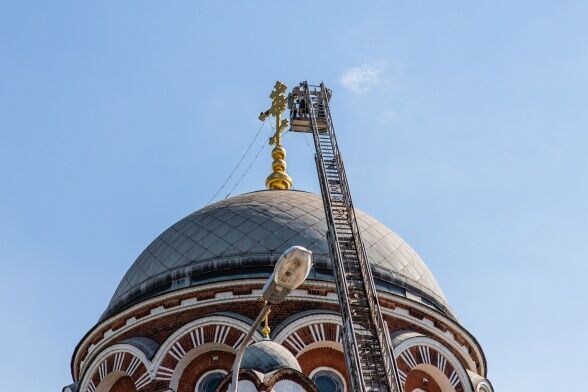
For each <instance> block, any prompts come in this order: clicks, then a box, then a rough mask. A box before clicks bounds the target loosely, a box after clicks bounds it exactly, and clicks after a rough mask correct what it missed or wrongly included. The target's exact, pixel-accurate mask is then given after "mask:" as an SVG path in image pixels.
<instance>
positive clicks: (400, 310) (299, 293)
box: [74, 279, 486, 379]
mask: <svg viewBox="0 0 588 392" xmlns="http://www.w3.org/2000/svg"><path fill="white" fill-rule="evenodd" d="M264 282H265V280H263V279H242V280H232V281H226V282H217V283H210V284H206V285H202V286H195V287H188V288H185V289H182V290H178V291H174V292H171V293H167V294H164V295H161V296H159V297H155V298H152V299H149V300H147V301H145V302H142V303H139V304H137V305H135V306H132V307H131V308H129V309H127V310H125V311H123V312H121V313H118V314H116V315H114V316H112V317H110V318H108V319H106V320H104V321H103V322H102V323H100V324H99V325H97V326H95V327H94V328H93V331H97V330H99V329H100V327H101V326H103V325H106V324H108V323H111V322H113V321H116V320H120V319H124V320H125V325H124V326H123V327H122V328H120V329H118V330H117V331H112V330H108V331H107V332H106V333H104V335H103V336H102V339H101V340H100V341H99V342H98V343H97V344H96V345H94V344H92V345H88V342H89V341H90V340H91V339H93V338H95V335H96V334H95V333H89V334H88V335H87V336H86V338H85V339H84V340H83V341H82V342H81V343H80V344H79V346H78V347H80V348H83V347H84V346H85V345H88V354H87V355H86V357H85V358H80V355H81V351H82V350H77V351H76V352H75V355H74V377H78V376H79V375H80V374H84V373H85V369H86V368H87V364H86V362H88V361H89V360H91V359H92V356H93V355H92V353H94V352H99V351H100V348H101V347H105V346H106V345H108V343H109V342H110V341H112V340H113V339H115V338H116V337H118V336H120V335H121V334H123V333H124V332H126V331H128V330H129V329H130V328H133V327H135V326H137V325H142V324H145V323H148V322H151V321H152V320H154V319H157V318H160V317H163V316H167V315H170V314H175V313H178V312H183V311H186V310H191V309H197V308H201V307H205V306H210V305H216V304H220V303H234V302H243V301H257V300H258V299H259V296H260V290H253V292H252V293H251V294H246V295H233V293H232V289H233V288H234V287H235V286H239V285H242V284H247V285H256V284H259V285H263V283H264ZM306 284H308V285H309V286H310V287H312V288H317V287H319V288H325V289H334V287H335V286H334V284H333V283H330V282H321V281H309V282H307V283H306ZM218 288H227V289H229V290H227V292H226V293H224V292H222V293H217V295H216V296H215V298H213V299H207V300H202V301H198V300H197V299H196V294H197V293H199V292H201V291H206V290H210V289H218ZM187 293H191V294H193V297H192V298H187V299H183V300H182V301H181V303H180V305H179V306H175V307H171V308H166V309H163V310H162V311H160V310H159V309H158V310H157V311H155V312H150V314H149V315H147V316H145V317H142V318H141V319H139V320H137V319H136V318H135V317H133V316H131V314H132V313H133V312H135V311H136V310H137V309H138V308H140V307H144V306H148V305H149V304H153V303H156V302H160V301H165V300H169V299H172V298H174V297H177V296H181V295H185V294H187ZM331 294H332V293H331ZM378 295H379V296H380V297H381V298H383V299H389V300H391V301H394V302H397V303H399V304H401V305H402V306H399V307H397V308H396V309H395V310H391V309H388V308H382V310H383V313H384V314H386V315H390V316H393V317H395V318H399V319H403V320H406V321H409V322H411V323H415V324H418V325H420V326H422V327H423V328H425V329H426V330H427V331H428V332H430V333H432V334H434V335H435V336H437V337H438V338H439V339H441V340H443V341H444V342H446V343H447V344H448V345H451V346H452V347H453V348H455V349H456V350H457V351H460V352H462V353H464V357H465V358H466V361H467V362H468V367H469V368H470V369H472V370H474V371H477V369H476V366H475V363H474V360H473V359H472V358H471V357H470V354H469V352H468V349H467V348H466V347H465V346H462V345H461V344H460V343H459V342H457V340H456V338H455V336H454V335H453V334H452V333H451V332H449V331H447V332H445V333H444V332H442V331H440V330H439V329H438V328H436V327H435V325H434V320H440V321H442V322H443V323H445V324H447V325H448V326H449V327H450V328H452V329H454V330H456V331H460V332H462V333H460V337H462V338H463V339H465V340H466V341H467V342H468V345H469V346H470V347H472V348H473V350H474V355H475V356H476V357H477V358H478V360H479V362H480V364H481V370H480V373H481V374H485V372H486V368H485V364H484V361H483V354H482V352H481V348H480V347H479V345H478V343H477V342H476V341H475V340H473V339H472V338H471V336H470V335H469V334H468V333H467V332H466V331H465V330H464V329H463V327H461V325H459V324H458V323H456V322H455V321H454V320H452V319H450V318H448V317H446V316H444V315H442V314H441V313H439V312H437V311H435V310H433V309H431V308H430V307H428V306H426V305H423V304H421V303H419V302H415V301H412V300H410V299H407V298H405V297H402V296H399V295H394V294H390V293H385V292H382V291H379V292H378ZM288 300H290V301H297V300H301V301H309V302H320V303H330V304H338V301H337V297H336V295H327V296H322V295H312V294H308V290H306V289H298V290H296V291H295V292H294V293H292V295H291V296H289V297H288ZM157 308H158V307H153V308H152V310H153V309H157ZM408 308H415V309H418V310H419V311H420V312H422V313H424V314H425V315H426V317H425V318H424V319H423V320H421V319H418V318H415V317H412V316H410V314H409V312H408ZM78 364H79V365H78ZM78 366H79V368H78ZM76 379H77V378H76Z"/></svg>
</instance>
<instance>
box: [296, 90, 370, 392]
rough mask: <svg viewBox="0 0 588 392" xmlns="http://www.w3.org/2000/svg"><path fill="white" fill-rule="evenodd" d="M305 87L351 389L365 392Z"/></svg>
mask: <svg viewBox="0 0 588 392" xmlns="http://www.w3.org/2000/svg"><path fill="white" fill-rule="evenodd" d="M304 86H305V95H306V102H307V108H308V109H309V110H308V114H309V118H310V124H311V129H312V133H313V139H314V142H315V149H316V155H315V162H316V166H317V171H318V174H319V182H320V186H321V191H322V194H323V198H322V199H323V205H324V208H325V214H326V215H327V224H328V232H327V236H329V237H330V238H329V243H330V245H331V246H330V247H331V253H332V256H333V272H334V274H335V279H336V283H337V285H336V286H337V291H338V294H339V306H340V307H341V313H342V314H343V335H344V336H343V343H344V345H345V346H346V349H347V350H348V351H347V352H349V353H351V354H352V355H351V356H348V355H346V356H345V358H346V361H347V362H348V367H349V370H350V373H351V372H353V373H354V374H350V380H351V383H352V384H353V385H352V388H353V390H354V391H359V392H362V391H365V384H364V381H363V375H362V372H361V363H360V361H359V358H360V356H359V352H358V349H357V341H356V339H355V329H354V326H353V322H352V320H353V318H352V314H351V308H350V304H349V291H348V287H347V284H346V282H345V268H344V265H343V262H342V261H343V257H342V254H341V249H340V248H339V246H338V244H339V242H338V238H337V232H336V229H335V227H334V216H333V210H332V205H331V197H330V195H331V192H330V189H329V186H328V180H327V175H326V172H325V168H324V167H325V164H324V158H323V154H322V149H321V146H320V141H319V130H318V126H317V122H316V112H315V108H314V106H313V105H312V98H311V95H310V91H309V89H308V83H306V82H305V83H304Z"/></svg>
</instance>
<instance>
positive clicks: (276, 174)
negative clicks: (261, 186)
mask: <svg viewBox="0 0 588 392" xmlns="http://www.w3.org/2000/svg"><path fill="white" fill-rule="evenodd" d="M287 90H288V86H286V85H285V84H284V83H282V82H280V81H277V82H276V84H275V85H274V89H273V90H272V92H271V94H270V96H269V97H270V98H271V99H272V106H271V107H270V108H269V109H268V110H266V111H265V112H261V113H260V114H259V120H260V121H265V120H266V119H267V118H268V117H269V116H273V117H275V118H276V132H275V133H274V135H273V136H272V137H270V139H269V144H270V145H272V146H273V145H275V147H274V149H273V150H272V158H273V159H274V161H273V162H272V169H273V172H272V174H270V175H269V176H268V178H267V179H266V180H265V185H266V186H267V188H268V189H290V188H292V178H290V176H289V175H288V173H286V161H285V158H286V149H285V148H284V147H282V133H283V132H284V131H285V130H286V128H287V127H288V120H286V119H283V120H282V113H284V112H285V111H286V96H285V95H284V94H285V93H286V91H287Z"/></svg>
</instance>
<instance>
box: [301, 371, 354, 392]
mask: <svg viewBox="0 0 588 392" xmlns="http://www.w3.org/2000/svg"><path fill="white" fill-rule="evenodd" d="M321 370H326V371H329V372H332V373H335V374H336V375H337V376H339V378H340V379H341V381H343V391H344V392H347V390H348V389H347V381H346V380H345V377H343V375H342V374H341V373H340V372H339V371H338V370H337V369H333V368H330V367H327V366H320V367H317V368H316V369H314V370H313V371H312V372H310V374H309V375H308V378H310V379H311V380H312V377H313V376H314V375H315V374H317V373H318V372H320V371H321Z"/></svg>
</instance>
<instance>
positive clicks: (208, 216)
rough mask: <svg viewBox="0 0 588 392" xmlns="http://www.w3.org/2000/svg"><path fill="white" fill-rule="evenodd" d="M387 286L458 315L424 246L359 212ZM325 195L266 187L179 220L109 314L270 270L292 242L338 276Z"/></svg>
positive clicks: (327, 274) (134, 272)
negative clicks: (328, 234) (421, 249)
mask: <svg viewBox="0 0 588 392" xmlns="http://www.w3.org/2000/svg"><path fill="white" fill-rule="evenodd" d="M357 217H358V221H359V226H360V228H361V232H362V238H363V240H364V243H365V245H366V249H367V252H368V257H369V259H370V262H371V263H372V265H373V271H374V278H375V279H376V284H377V286H378V288H379V289H382V290H385V291H389V292H393V293H395V294H400V295H406V293H407V292H410V293H411V294H413V295H412V296H411V298H413V299H419V298H420V299H421V300H422V302H424V303H426V304H428V305H430V306H434V307H435V308H437V309H438V310H440V311H442V312H444V313H446V314H448V315H451V310H450V309H449V307H448V305H447V301H446V300H445V297H444V295H443V292H442V290H441V288H440V287H439V284H438V283H437V281H436V280H435V278H434V277H433V274H432V273H431V271H430V270H429V269H428V268H427V266H426V265H425V263H424V262H423V260H422V259H421V258H420V257H419V256H418V255H417V254H416V252H415V251H414V250H413V249H412V248H411V247H410V246H409V245H408V244H407V243H406V242H404V240H402V238H400V237H399V236H398V235H397V234H395V233H393V232H392V231H390V229H388V228H387V227H386V226H384V225H383V224H382V223H380V222H378V221H377V220H376V219H374V218H373V217H371V216H369V215H367V214H365V213H364V212H362V211H359V210H358V211H357ZM326 230H327V225H326V221H325V214H324V208H323V203H322V199H321V197H320V196H318V195H315V194H312V193H308V192H301V191H258V192H252V193H247V194H244V195H240V196H236V197H232V198H229V199H225V200H223V201H220V202H218V203H215V204H212V205H209V206H207V207H204V208H202V209H201V210H199V211H196V212H194V213H193V214H190V215H188V216H187V217H185V218H184V219H182V220H180V221H179V222H177V223H175V224H174V225H172V226H171V227H170V228H169V229H167V230H166V231H164V232H163V233H162V234H161V235H160V236H159V237H157V238H156V239H155V240H154V241H153V242H152V243H151V244H150V245H149V246H148V247H147V249H145V250H144V251H143V253H141V255H140V256H139V257H138V258H137V260H136V261H135V263H133V265H132V266H131V268H130V269H129V270H128V271H127V273H126V274H125V276H124V278H123V279H122V281H121V282H120V284H119V286H118V288H117V289H116V292H115V293H114V295H113V297H112V299H111V301H110V304H109V305H108V308H107V309H106V311H105V312H104V314H103V315H102V317H101V320H104V319H105V318H107V317H109V316H111V315H113V314H115V313H117V312H119V311H121V310H123V309H125V308H127V307H128V306H131V305H132V304H135V303H138V302H140V301H143V300H145V299H148V298H152V297H155V296H157V295H159V294H163V293H166V292H170V291H173V290H177V289H181V288H185V287H190V286H197V285H200V284H203V283H208V282H214V281H222V280H225V281H226V280H230V279H240V278H244V277H265V276H268V275H269V274H270V273H271V271H272V268H273V263H275V262H276V261H277V260H278V258H279V256H280V255H281V254H282V252H283V251H284V250H286V249H287V248H288V247H290V246H292V245H300V246H304V247H305V248H307V249H309V250H311V251H312V252H313V258H314V268H313V271H312V272H311V275H310V277H309V279H315V280H327V281H332V280H333V276H332V272H331V258H330V255H329V246H328V243H327V240H326V235H325V233H326Z"/></svg>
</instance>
